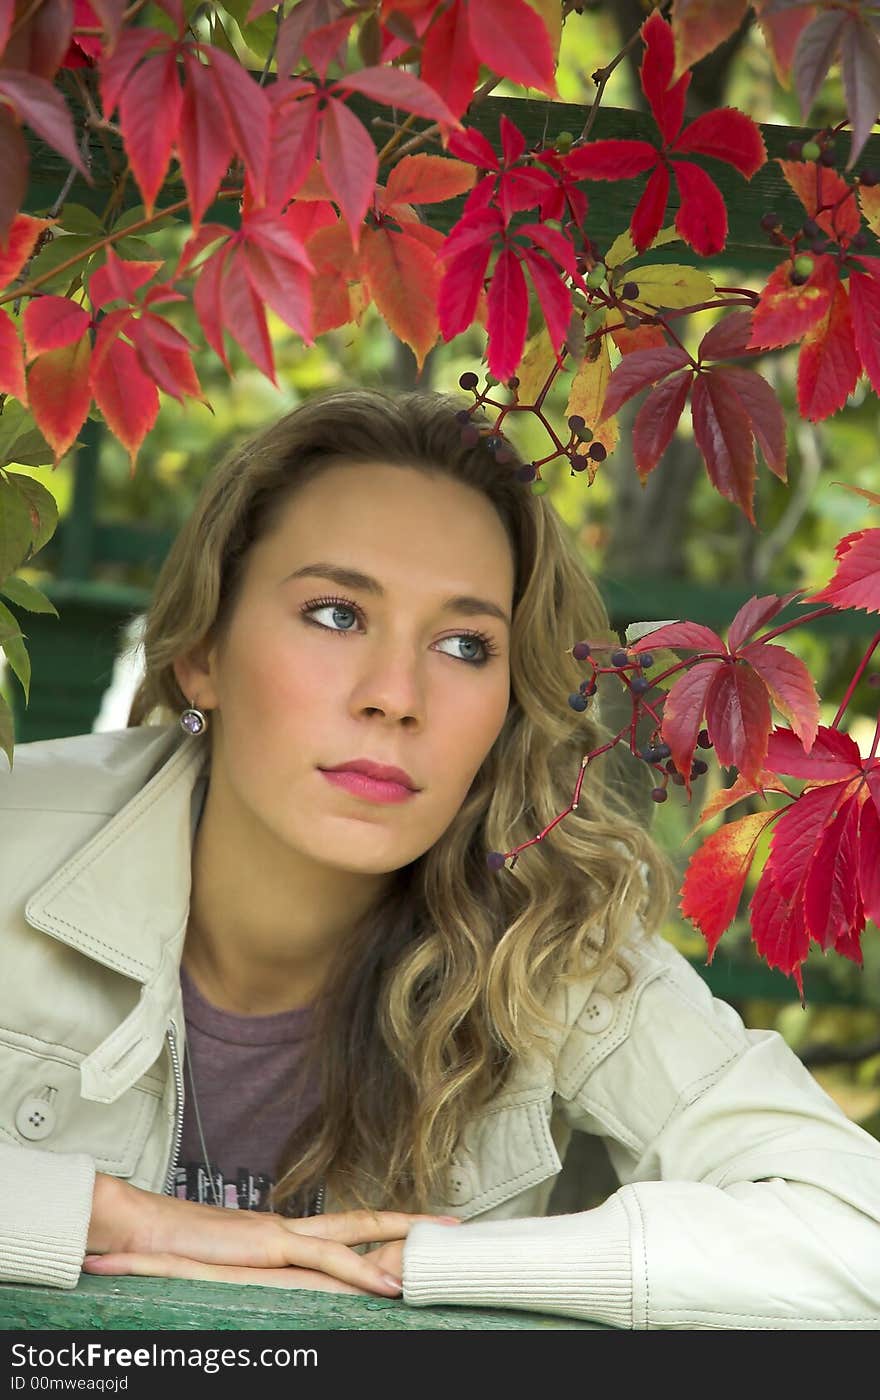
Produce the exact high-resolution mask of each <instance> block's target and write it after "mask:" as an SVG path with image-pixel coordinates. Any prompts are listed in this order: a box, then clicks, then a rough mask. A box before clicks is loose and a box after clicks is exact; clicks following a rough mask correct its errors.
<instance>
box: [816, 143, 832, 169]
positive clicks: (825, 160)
mask: <svg viewBox="0 0 880 1400" xmlns="http://www.w3.org/2000/svg"><path fill="white" fill-rule="evenodd" d="M819 164H820V165H833V164H834V152H833V151H832V150H831V148H830V146H826V147H825V149H824V151H823V152H822V154H821V155H820V157H819Z"/></svg>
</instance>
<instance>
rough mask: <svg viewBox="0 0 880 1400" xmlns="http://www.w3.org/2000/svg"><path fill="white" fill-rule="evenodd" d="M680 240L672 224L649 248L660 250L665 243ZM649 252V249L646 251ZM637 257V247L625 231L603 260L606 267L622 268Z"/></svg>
mask: <svg viewBox="0 0 880 1400" xmlns="http://www.w3.org/2000/svg"><path fill="white" fill-rule="evenodd" d="M677 239H679V233H678V230H677V229H676V227H675V224H670V225H669V227H668V228H661V230H660V232H659V233H658V234H657V237H656V238H655V239H654V241H653V243H649V244H648V247H649V248H660V247H662V246H663V244H664V243H675V241H676V240H677ZM645 251H646V252H647V251H648V250H647V248H646V249H645ZM635 256H636V245H635V244H634V243H633V241H632V238H631V237H630V232H629V229H624V231H623V233H620V234H618V235H617V237H616V238H615V240H614V242H613V243H612V244H611V247H610V248H609V249H608V252H607V253H606V254H605V257H604V258H603V259H602V261H603V262H604V264H605V266H606V267H621V266H622V265H623V264H624V263H627V262H629V261H630V259H632V258H634V257H635Z"/></svg>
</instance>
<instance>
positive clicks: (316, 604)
mask: <svg viewBox="0 0 880 1400" xmlns="http://www.w3.org/2000/svg"><path fill="white" fill-rule="evenodd" d="M325 608H333V609H334V610H335V611H336V612H350V613H353V614H354V615H355V617H358V618H361V619H363V616H364V614H363V611H362V609H361V608H359V607H358V605H357V604H356V603H352V602H349V600H348V599H346V598H314V599H312V600H311V602H308V603H304V604H303V606H302V608H301V609H300V612H301V613H302V615H303V616H304V618H305V620H306V621H307V622H310V623H311V624H312V626H314V627H322V628H323V629H324V631H325V632H331V633H334V634H335V635H336V636H337V637H344V636H345V634H346V633H347V632H351V631H352V630H353V629H352V628H350V627H328V626H327V625H326V623H323V622H317V621H316V620H315V619H314V618H312V617H309V616H308V614H309V613H313V612H320V611H321V610H322V609H325ZM460 638H464V640H466V641H471V642H479V643H480V645H481V646H482V648H483V655H482V656H481V657H470V656H457V657H453V658H452V659H453V660H454V661H465V662H467V664H468V665H469V666H485V664H486V662H487V661H488V660H489V658H490V656H494V655H495V654H496V650H497V648H496V646H495V643H494V642H493V640H492V638H491V637H487V636H486V635H485V634H484V633H483V632H476V631H474V632H470V631H468V632H457V633H455V634H454V635H453V636H452V637H441V639H440V640H441V641H444V642H451V641H458V640H459V639H460ZM447 655H449V653H447Z"/></svg>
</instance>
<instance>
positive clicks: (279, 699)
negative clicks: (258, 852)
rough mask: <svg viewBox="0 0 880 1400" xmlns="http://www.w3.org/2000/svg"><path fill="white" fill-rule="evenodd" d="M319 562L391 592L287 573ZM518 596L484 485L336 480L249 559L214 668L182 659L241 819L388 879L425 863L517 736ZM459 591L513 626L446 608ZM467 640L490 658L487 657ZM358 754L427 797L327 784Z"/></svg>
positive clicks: (292, 844) (408, 473)
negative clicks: (508, 731) (507, 739)
mask: <svg viewBox="0 0 880 1400" xmlns="http://www.w3.org/2000/svg"><path fill="white" fill-rule="evenodd" d="M321 563H329V564H331V565H335V566H337V567H339V568H345V569H349V570H358V571H359V572H360V573H362V574H364V575H369V576H370V577H372V578H373V579H375V580H376V581H377V584H378V585H379V587H380V588H381V592H379V591H378V590H376V591H373V590H371V589H369V588H367V587H365V586H360V587H354V586H350V585H348V584H343V583H340V582H339V581H334V580H332V579H330V578H327V577H324V576H321V575H320V574H317V573H309V574H308V575H304V576H300V577H296V576H292V575H296V574H297V573H298V572H299V571H302V570H303V569H305V568H306V567H308V566H312V565H315V564H321ZM513 586H514V562H513V557H512V553H511V549H510V545H509V542H508V539H507V535H506V533H505V530H504V527H503V525H502V523H501V521H500V519H499V517H498V515H497V514H496V512H495V510H494V508H493V506H492V505H491V504H490V502H489V501H487V500H486V498H485V497H484V496H482V495H481V494H480V493H479V492H478V491H476V490H475V489H473V488H471V487H469V486H466V485H463V484H462V483H460V482H457V481H454V480H452V479H451V478H447V477H443V476H435V477H428V476H425V475H422V474H421V473H419V472H418V471H416V470H413V469H411V468H407V467H399V466H392V465H388V464H381V463H377V464H375V465H373V464H370V465H362V464H358V465H351V464H345V465H335V466H333V467H329V468H327V469H326V470H325V471H324V472H323V473H321V474H320V475H319V476H318V477H316V478H314V479H313V480H312V481H310V482H309V483H307V484H306V485H305V486H304V487H303V488H302V489H301V490H300V491H299V492H298V493H297V495H296V496H295V498H292V499H291V500H290V501H289V502H288V503H287V505H286V506H285V508H284V509H283V511H282V512H281V514H280V516H279V519H278V524H277V528H276V529H275V531H274V533H273V534H272V535H271V536H270V537H268V538H265V539H263V540H262V541H261V542H260V543H259V544H257V545H255V546H254V547H253V549H252V550H251V553H250V555H249V558H248V561H247V565H246V570H245V577H244V579H243V583H242V591H241V594H240V597H239V601H238V604H237V606H236V609H235V611H234V613H233V616H232V618H231V622H230V626H229V629H228V632H227V634H226V636H225V637H224V638H223V640H222V641H221V643H220V644H219V645H218V646H217V647H214V648H213V649H212V650H211V651H210V652H209V653H208V654H207V662H206V666H205V658H204V657H203V658H202V663H203V664H202V667H201V668H199V667H198V666H196V665H194V664H193V663H192V662H184V661H180V662H178V663H176V665H175V670H176V673H177V678H178V681H179V683H180V685H181V688H182V690H183V692H184V694H185V695H187V696H188V697H189V698H190V699H191V700H192V701H193V702H194V703H196V704H198V705H200V706H201V707H202V708H205V709H210V710H212V711H213V714H212V715H211V722H212V725H213V730H214V733H213V743H214V748H213V753H212V785H213V783H214V780H215V778H216V777H217V776H218V774H219V775H220V776H221V781H222V784H223V786H224V787H225V788H226V789H228V791H229V793H230V794H232V795H234V800H235V801H236V803H237V804H239V803H240V804H241V805H242V808H243V809H244V811H243V812H242V813H240V815H243V816H246V817H247V819H248V822H249V823H250V822H251V821H253V822H255V823H256V824H257V826H258V827H259V826H262V827H264V828H266V829H267V831H268V832H270V833H271V834H272V835H274V837H275V838H276V839H278V840H280V842H282V843H283V844H284V845H286V846H287V847H288V848H290V849H291V850H296V851H298V852H299V853H301V854H302V855H303V856H305V857H306V858H312V859H313V860H315V861H316V862H320V863H325V864H328V865H332V866H334V867H344V868H346V869H348V870H350V871H360V872H363V873H373V874H378V873H380V872H390V871H392V870H396V869H399V868H401V867H402V866H404V865H406V864H408V863H409V862H411V861H413V860H415V859H417V858H418V857H419V856H420V855H422V854H423V853H424V852H425V851H426V850H428V849H429V848H430V847H431V846H432V845H433V844H434V842H436V841H437V839H438V838H439V837H440V836H441V835H442V834H443V832H444V831H445V830H446V829H447V827H448V826H449V824H450V823H451V821H452V820H453V818H454V816H455V814H456V812H457V811H458V810H459V808H460V806H461V804H462V802H463V801H464V799H465V797H466V796H467V793H468V790H469V788H470V786H471V783H472V782H473V779H474V777H475V775H476V773H477V771H478V769H479V767H480V765H481V763H482V762H483V760H484V759H485V757H486V755H487V754H488V752H489V750H490V749H491V747H492V745H493V743H494V742H495V739H496V738H497V736H498V734H499V732H500V730H501V728H502V726H503V724H504V720H505V716H506V714H507V710H508V704H509V700H510V633H509V627H508V622H509V620H510V617H511V609H512V599H513ZM455 595H469V596H472V597H476V598H478V599H481V600H484V601H486V602H488V603H489V604H494V605H495V606H496V607H497V608H498V610H499V611H500V612H501V613H502V615H503V618H504V619H506V620H502V618H499V617H496V616H492V615H491V614H489V613H486V612H483V611H481V612H479V613H477V612H471V611H470V610H469V609H466V608H464V607H462V606H461V605H459V606H455V607H450V608H448V609H446V608H444V603H445V602H446V600H447V599H449V598H451V597H453V596H455ZM322 599H324V600H326V599H337V600H338V602H336V603H332V602H331V603H330V604H329V605H328V604H326V603H323V604H321V605H320V606H317V604H318V603H319V602H320V600H322ZM306 605H312V610H311V611H308V612H306V611H304V608H305V606H306ZM468 632H471V633H473V632H479V633H482V634H484V635H485V636H486V637H487V638H489V639H490V642H491V648H492V649H493V650H494V652H495V654H494V655H489V656H488V659H486V660H485V661H483V658H484V656H486V655H487V652H488V650H489V649H488V648H486V647H484V646H483V644H482V642H481V641H478V640H477V639H476V638H473V637H468V636H466V635H465V636H463V635H462V633H468ZM352 758H369V759H372V760H374V761H375V762H378V763H383V764H393V765H395V766H397V767H398V768H402V769H404V770H405V771H406V772H407V773H408V774H409V775H410V777H411V778H412V780H413V782H414V784H415V785H416V786H417V787H418V788H419V789H420V790H419V791H418V792H417V793H415V795H414V796H411V797H409V798H407V799H406V800H405V801H403V802H398V803H387V804H380V803H378V802H374V801H371V800H368V799H367V798H365V797H363V796H359V795H356V794H354V793H352V792H350V791H347V790H346V789H344V788H343V787H340V786H338V785H337V784H336V783H333V782H331V781H330V780H328V779H327V778H326V777H325V776H324V775H323V773H322V772H321V769H322V768H326V767H332V766H336V765H339V764H341V763H342V762H343V761H344V760H347V759H352Z"/></svg>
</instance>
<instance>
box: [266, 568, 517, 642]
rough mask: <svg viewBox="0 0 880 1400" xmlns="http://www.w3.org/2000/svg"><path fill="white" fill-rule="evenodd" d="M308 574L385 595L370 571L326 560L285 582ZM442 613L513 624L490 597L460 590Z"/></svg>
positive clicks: (381, 595) (378, 595)
mask: <svg viewBox="0 0 880 1400" xmlns="http://www.w3.org/2000/svg"><path fill="white" fill-rule="evenodd" d="M306 575H314V576H315V577H317V578H327V579H330V580H331V581H332V582H333V583H338V584H339V585H340V587H342V588H356V589H359V590H360V591H361V592H362V593H372V594H373V595H374V596H375V597H377V598H384V597H385V589H384V588H383V587H382V584H381V583H380V582H379V580H378V579H376V578H373V577H372V575H371V574H365V573H362V572H361V570H360V569H349V568H346V567H345V566H344V565H342V564H328V563H327V562H326V561H323V560H322V561H319V562H317V563H315V564H303V566H302V568H301V569H294V571H293V573H292V574H288V575H287V578H285V579H284V580H283V581H284V583H288V582H289V581H290V580H291V579H293V578H304V577H305V576H306ZM440 611H441V612H457V613H466V614H467V615H468V616H469V617H477V616H482V615H484V614H485V615H486V616H488V617H497V618H498V620H499V621H500V622H503V623H504V624H505V626H507V627H510V625H511V624H510V618H509V617H508V616H507V614H506V613H505V612H504V610H503V608H499V606H498V604H497V603H493V602H491V601H490V600H489V599H488V598H474V597H473V596H472V595H471V594H469V593H460V594H458V595H456V596H455V597H454V598H447V599H446V600H445V601H444V602H443V603H441V604H440Z"/></svg>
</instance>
